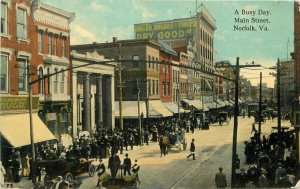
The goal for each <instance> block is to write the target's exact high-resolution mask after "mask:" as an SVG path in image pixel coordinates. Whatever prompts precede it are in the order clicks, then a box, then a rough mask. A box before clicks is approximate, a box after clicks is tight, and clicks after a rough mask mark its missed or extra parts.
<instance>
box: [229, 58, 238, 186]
mask: <svg viewBox="0 0 300 189" xmlns="http://www.w3.org/2000/svg"><path fill="white" fill-rule="evenodd" d="M239 77H240V58H239V57H237V58H236V67H235V91H234V92H235V99H234V101H235V102H234V125H233V139H232V140H233V142H232V162H231V163H232V166H231V187H232V188H233V187H235V186H236V166H235V164H236V148H237V129H238V115H239V101H238V97H239V79H240V78H239Z"/></svg>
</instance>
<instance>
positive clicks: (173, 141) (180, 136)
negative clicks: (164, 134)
mask: <svg viewBox="0 0 300 189" xmlns="http://www.w3.org/2000/svg"><path fill="white" fill-rule="evenodd" d="M168 138H169V141H170V142H169V145H168V150H171V149H173V148H175V149H178V150H179V151H181V150H186V147H187V142H186V139H185V132H184V131H177V132H174V133H171V134H170V135H169V136H168Z"/></svg>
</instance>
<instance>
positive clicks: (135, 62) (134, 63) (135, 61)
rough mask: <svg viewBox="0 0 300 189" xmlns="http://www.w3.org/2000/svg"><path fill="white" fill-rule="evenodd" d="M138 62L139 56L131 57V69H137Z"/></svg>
mask: <svg viewBox="0 0 300 189" xmlns="http://www.w3.org/2000/svg"><path fill="white" fill-rule="evenodd" d="M139 60H140V57H139V56H137V55H133V56H132V63H133V67H134V68H138V67H139Z"/></svg>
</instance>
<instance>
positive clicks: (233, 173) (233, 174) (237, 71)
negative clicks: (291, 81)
mask: <svg viewBox="0 0 300 189" xmlns="http://www.w3.org/2000/svg"><path fill="white" fill-rule="evenodd" d="M239 62H240V58H239V57H237V58H236V65H235V66H231V65H224V66H223V65H220V66H216V68H228V67H235V80H234V83H235V91H234V94H235V99H234V125H233V137H232V162H231V187H232V188H233V187H235V186H236V154H237V153H236V151H237V129H238V115H239V101H238V100H239V80H240V68H247V67H260V65H255V64H254V62H252V65H251V64H250V65H240V63H239Z"/></svg>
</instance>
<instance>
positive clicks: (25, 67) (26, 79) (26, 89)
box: [18, 57, 28, 93]
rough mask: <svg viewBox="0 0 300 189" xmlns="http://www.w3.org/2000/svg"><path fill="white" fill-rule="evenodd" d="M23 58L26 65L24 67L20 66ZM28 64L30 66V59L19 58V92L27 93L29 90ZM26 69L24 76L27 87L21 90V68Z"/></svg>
mask: <svg viewBox="0 0 300 189" xmlns="http://www.w3.org/2000/svg"><path fill="white" fill-rule="evenodd" d="M21 60H25V66H24V67H20V61H21ZM27 66H28V59H27V58H25V57H24V58H23V57H22V58H18V91H19V93H27V92H28V84H27V81H28V75H27ZM22 69H23V70H25V73H24V74H25V76H23V77H24V83H23V84H24V88H25V90H20V78H21V76H20V71H21V70H22Z"/></svg>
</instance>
